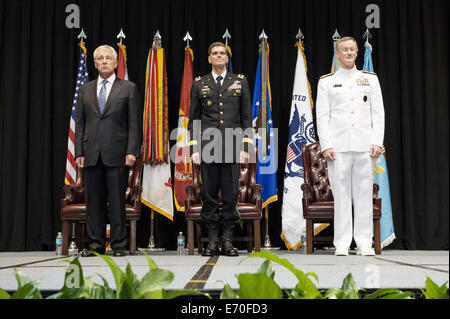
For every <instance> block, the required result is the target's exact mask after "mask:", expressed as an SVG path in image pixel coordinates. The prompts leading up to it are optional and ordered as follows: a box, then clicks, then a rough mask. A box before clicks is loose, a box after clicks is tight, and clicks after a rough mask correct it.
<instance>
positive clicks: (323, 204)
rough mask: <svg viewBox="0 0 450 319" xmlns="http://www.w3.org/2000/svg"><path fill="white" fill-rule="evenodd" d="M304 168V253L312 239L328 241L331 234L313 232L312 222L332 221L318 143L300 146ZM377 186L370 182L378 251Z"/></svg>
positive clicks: (331, 202) (324, 164) (309, 251)
mask: <svg viewBox="0 0 450 319" xmlns="http://www.w3.org/2000/svg"><path fill="white" fill-rule="evenodd" d="M302 159H303V169H304V183H303V185H302V187H301V188H302V191H303V217H304V218H305V220H306V247H307V254H312V253H313V251H314V242H316V241H329V240H330V239H331V240H332V237H325V238H324V237H323V236H320V233H319V234H317V235H316V236H315V235H314V223H332V222H333V219H334V198H333V194H332V192H331V187H330V182H329V181H328V167H327V161H326V159H325V158H323V156H322V154H321V151H320V144H319V143H318V142H316V143H313V144H310V145H304V146H303V147H302ZM379 188H380V187H379V186H378V185H377V184H375V183H374V184H373V224H374V249H375V253H376V254H377V255H379V254H381V243H380V219H381V198H378V190H379Z"/></svg>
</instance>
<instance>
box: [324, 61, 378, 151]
mask: <svg viewBox="0 0 450 319" xmlns="http://www.w3.org/2000/svg"><path fill="white" fill-rule="evenodd" d="M316 119H317V131H318V132H317V133H318V135H319V140H320V146H321V149H322V152H323V151H325V150H327V149H329V148H333V150H334V151H335V152H352V151H353V152H366V151H369V150H370V146H371V145H378V146H380V147H381V146H382V145H383V137H384V107H383V97H382V95H381V88H380V83H379V82H378V77H377V75H376V74H375V73H370V72H365V71H359V70H357V69H356V67H354V68H353V69H350V70H347V69H343V68H339V70H338V71H337V72H335V73H330V74H327V75H324V76H321V78H320V80H319V84H318V90H317V101H316Z"/></svg>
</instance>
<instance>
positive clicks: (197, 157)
mask: <svg viewBox="0 0 450 319" xmlns="http://www.w3.org/2000/svg"><path fill="white" fill-rule="evenodd" d="M239 157H240V162H241V163H243V164H247V163H248V152H246V151H241V152H240V154H239ZM191 159H192V163H194V164H197V165H200V154H199V153H198V152H196V153H194V154H192V156H191Z"/></svg>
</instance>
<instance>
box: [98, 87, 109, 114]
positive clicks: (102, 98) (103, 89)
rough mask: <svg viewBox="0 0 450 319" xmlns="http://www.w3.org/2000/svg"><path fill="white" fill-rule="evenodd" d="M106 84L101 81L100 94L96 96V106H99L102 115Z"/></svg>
mask: <svg viewBox="0 0 450 319" xmlns="http://www.w3.org/2000/svg"><path fill="white" fill-rule="evenodd" d="M106 83H108V80H103V81H102V88H101V89H100V93H99V94H98V105H99V106H100V113H103V109H104V108H105V104H106Z"/></svg>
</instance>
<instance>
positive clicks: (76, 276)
mask: <svg viewBox="0 0 450 319" xmlns="http://www.w3.org/2000/svg"><path fill="white" fill-rule="evenodd" d="M80 255H81V253H80V254H78V255H77V256H76V257H75V258H74V259H73V260H72V261H70V260H68V259H66V260H64V261H65V262H68V263H69V266H67V268H66V274H65V276H64V286H63V287H62V289H61V290H60V291H59V292H58V293H56V294H54V295H51V296H49V297H47V299H77V298H81V297H80V294H81V292H82V291H83V289H84V278H83V268H82V267H81V264H80V261H79V258H80Z"/></svg>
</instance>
